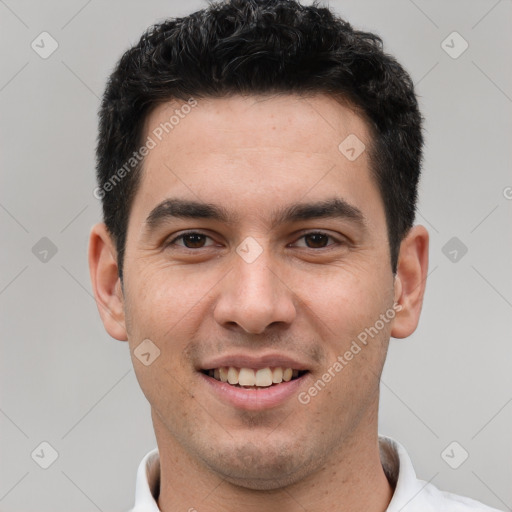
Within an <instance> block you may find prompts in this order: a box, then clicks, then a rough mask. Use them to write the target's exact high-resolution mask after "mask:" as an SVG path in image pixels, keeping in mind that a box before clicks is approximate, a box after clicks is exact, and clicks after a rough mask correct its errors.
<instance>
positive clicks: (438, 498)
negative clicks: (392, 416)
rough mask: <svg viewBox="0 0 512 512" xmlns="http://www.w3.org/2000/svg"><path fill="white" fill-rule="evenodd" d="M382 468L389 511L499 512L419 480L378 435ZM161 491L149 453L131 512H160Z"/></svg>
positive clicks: (403, 455)
mask: <svg viewBox="0 0 512 512" xmlns="http://www.w3.org/2000/svg"><path fill="white" fill-rule="evenodd" d="M379 446H380V457H381V461H382V467H383V468H384V472H385V473H386V476H387V477H388V480H390V482H392V483H393V484H394V486H395V491H394V493H393V498H392V499H391V502H390V504H389V506H388V508H387V509H386V512H499V511H498V510H497V509H494V508H491V507H488V506H486V505H483V504H482V503H480V502H478V501H475V500H472V499H471V498H465V497H463V496H457V495H456V494H451V493H448V492H443V491H440V490H438V489H437V488H436V487H434V486H433V485H432V484H429V483H427V482H425V481H423V480H419V479H418V478H416V473H415V472H414V468H413V466H412V463H411V459H410V458H409V455H408V454H407V452H406V451H405V448H404V447H403V446H402V445H401V444H399V443H397V442H396V441H394V440H393V439H391V438H389V437H384V436H379ZM159 489H160V458H159V454H158V449H157V448H155V449H154V450H152V451H150V452H149V453H148V454H147V455H146V456H145V457H144V458H143V459H142V462H141V463H140V465H139V469H138V471H137V484H136V490H135V506H134V507H133V508H132V509H131V510H130V511H129V512H160V509H159V508H158V506H157V504H156V499H157V497H158V492H159Z"/></svg>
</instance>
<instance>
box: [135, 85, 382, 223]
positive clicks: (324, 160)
mask: <svg viewBox="0 0 512 512" xmlns="http://www.w3.org/2000/svg"><path fill="white" fill-rule="evenodd" d="M149 139H151V140H152V146H153V148H152V149H151V150H150V151H149V153H148V154H147V156H146V157H145V160H144V164H143V173H142V180H141V183H140V185H139V190H138V191H137V194H136V197H135V201H134V205H133V210H132V213H134V214H135V213H137V212H139V213H140V215H139V216H137V218H138V219H139V220H142V216H143V215H145V216H147V215H148V213H149V211H150V210H151V209H152V208H153V207H154V205H156V204H158V203H160V202H162V201H163V200H165V199H166V198H168V197H182V198H186V199H194V200H197V199H200V200H202V201H203V202H209V203H214V204H217V205H226V206H227V208H231V209H233V210H236V209H237V208H238V209H239V210H240V211H243V212H245V213H248V214H250V215H253V216H259V217H262V216H264V214H265V211H267V212H270V211H273V210H274V208H273V207H274V206H276V204H277V203H280V204H285V203H291V202H294V203H297V202H299V201H300V200H301V198H305V199H308V200H310V201H319V200H323V199H325V198H326V197H327V196H330V197H332V196H334V195H336V196H338V197H342V198H346V199H349V201H348V202H349V203H351V204H357V203H359V205H361V204H362V203H365V202H367V203H368V205H369V207H370V208H371V204H372V203H371V201H368V199H370V196H371V195H373V196H375V197H374V198H373V199H374V201H373V203H374V206H375V205H376V206H379V205H378V203H379V202H380V201H379V195H378V193H377V192H376V188H375V185H374V183H373V180H372V179H371V177H370V172H369V155H368V151H362V153H361V155H360V156H359V157H358V158H357V159H349V158H347V154H344V153H343V151H341V150H340V144H341V145H342V146H341V149H346V148H345V146H346V144H345V146H344V145H343V144H344V141H346V140H349V141H351V144H349V145H352V146H353V145H354V144H353V142H354V141H356V144H360V146H357V147H356V150H357V151H359V150H360V149H361V148H364V147H365V146H366V147H368V146H369V144H370V138H369V131H368V128H367V125H366V123H365V121H364V120H363V119H362V117H361V116H359V115H358V114H357V113H356V112H355V111H354V110H353V109H352V108H350V107H349V106H348V105H345V104H340V103H339V102H338V101H336V100H334V99H333V98H331V97H328V96H326V95H316V96H310V97H299V96H295V95H282V96H246V97H242V96H233V97H228V98H219V99H217V98H216V99H198V100H197V101H196V100H192V101H191V100H189V101H188V102H187V101H176V100H175V101H172V102H168V103H166V104H162V105H160V106H159V107H157V108H156V109H155V110H154V111H153V112H152V113H151V114H150V115H149V116H148V118H147V119H146V123H145V136H144V140H149ZM349 156H351V155H350V154H349ZM369 194H370V195H369ZM306 196H308V197H307V198H306ZM361 209H362V208H361Z"/></svg>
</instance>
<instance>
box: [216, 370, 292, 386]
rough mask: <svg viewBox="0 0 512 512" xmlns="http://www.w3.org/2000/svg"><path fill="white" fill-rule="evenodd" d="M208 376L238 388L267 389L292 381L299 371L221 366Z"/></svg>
mask: <svg viewBox="0 0 512 512" xmlns="http://www.w3.org/2000/svg"><path fill="white" fill-rule="evenodd" d="M209 374H210V376H212V377H214V378H215V379H217V380H220V381H221V382H227V383H229V384H232V385H237V384H238V385H239V386H259V387H268V386H272V384H280V383H281V382H283V381H285V382H288V381H290V380H292V377H298V375H299V371H298V370H293V369H292V368H283V367H280V366H278V367H276V368H272V369H271V368H260V369H258V370H253V369H252V368H235V367H234V366H229V367H228V366H223V367H221V368H215V370H210V371H209Z"/></svg>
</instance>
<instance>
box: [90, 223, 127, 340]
mask: <svg viewBox="0 0 512 512" xmlns="http://www.w3.org/2000/svg"><path fill="white" fill-rule="evenodd" d="M89 272H90V274H91V282H92V288H93V291H94V297H95V298H96V305H97V306H98V311H99V313H100V316H101V320H102V321H103V325H104V326H105V329H106V331H107V332H108V333H109V334H110V336H112V337H113V338H115V339H117V340H119V341H126V340H127V339H128V337H127V333H126V325H125V317H124V299H123V291H122V288H121V280H120V279H119V275H118V272H119V269H118V266H117V251H116V249H115V246H114V243H113V241H112V238H111V237H110V234H109V232H108V230H107V227H106V226H105V224H103V223H100V224H96V225H95V226H93V228H92V229H91V234H90V238H89Z"/></svg>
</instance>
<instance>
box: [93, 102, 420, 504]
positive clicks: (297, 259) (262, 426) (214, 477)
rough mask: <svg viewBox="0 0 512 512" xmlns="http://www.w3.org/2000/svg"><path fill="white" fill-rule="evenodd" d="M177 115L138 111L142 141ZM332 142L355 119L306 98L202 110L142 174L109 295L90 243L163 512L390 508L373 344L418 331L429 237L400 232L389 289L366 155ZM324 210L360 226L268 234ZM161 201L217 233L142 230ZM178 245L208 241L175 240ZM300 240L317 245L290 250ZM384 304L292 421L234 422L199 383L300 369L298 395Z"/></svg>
mask: <svg viewBox="0 0 512 512" xmlns="http://www.w3.org/2000/svg"><path fill="white" fill-rule="evenodd" d="M180 105H181V104H179V103H176V102H175V103H172V102H169V103H167V104H164V105H161V106H159V107H158V108H157V109H156V110H154V111H153V112H152V113H151V114H150V116H149V117H148V119H147V120H146V125H145V127H146V135H149V134H151V132H152V130H153V129H154V128H155V127H157V126H158V125H159V124H160V123H161V122H165V121H166V120H168V119H169V117H170V116H171V115H172V113H173V110H174V109H175V108H179V107H180ZM349 134H356V135H357V137H358V138H359V139H360V140H362V141H363V142H364V143H365V144H366V146H367V147H368V145H369V142H370V135H369V131H368V128H367V125H366V123H365V121H364V120H363V119H362V118H361V117H360V116H359V115H358V114H357V113H355V112H354V111H353V110H352V109H350V108H349V107H348V106H347V105H342V104H340V103H338V102H336V101H335V100H333V99H332V98H329V97H327V96H325V95H321V94H319V95H316V96H312V97H309V98H303V97H298V96H295V95H283V96H266V97H259V96H258V97H257V96H250V97H241V96H234V97H230V98H225V99H201V100H199V101H198V105H197V107H195V108H194V109H193V110H192V111H191V113H190V114H188V115H187V116H186V117H185V119H183V120H181V121H180V123H179V125H177V126H176V127H175V128H174V130H173V131H172V132H171V133H170V134H169V135H168V136H167V137H165V138H164V139H163V140H162V142H160V143H159V144H158V145H157V146H156V147H155V148H154V149H152V150H151V151H150V153H149V154H148V155H147V157H146V158H145V162H144V172H143V178H142V181H141V184H140V188H139V189H138V191H137V193H136V196H135V199H134V203H133V206H132V210H131V213H130V218H129V223H128V231H127V243H126V252H125V260H124V278H123V281H124V282H123V285H121V283H120V281H119V279H118V268H117V264H116V261H117V255H116V250H115V245H114V243H113V242H112V240H111V239H110V237H109V235H108V232H107V230H106V228H105V226H104V225H103V224H101V223H100V224H97V225H96V226H94V227H93V229H92V231H91V237H90V253H89V262H90V270H91V279H92V284H93V288H94V293H95V296H96V300H97V303H98V308H99V312H100V314H101V317H102V320H103V322H104V325H105V328H106V330H107V332H108V333H109V334H110V335H111V336H112V337H114V338H116V339H118V340H128V343H129V346H130V351H131V354H132V360H133V365H134V369H135V373H136V376H137V379H138V381H139V383H140V386H141V388H142V390H143V392H144V394H145V396H146V397H147V399H148V401H149V402H150V404H151V410H152V419H153V424H154V428H155V434H156V439H157V443H158V448H159V451H160V464H161V490H160V497H159V499H158V505H159V507H160V509H161V510H163V511H165V512H171V511H175V510H176V511H177V510H189V509H190V508H192V507H195V508H196V509H197V510H199V511H201V512H210V511H218V510H223V511H235V510H236V511H239V510H244V511H250V512H252V511H261V510H267V511H280V512H281V511H283V510H286V511H302V510H304V509H307V510H308V511H313V512H315V511H325V510H329V509H333V510H340V511H341V510H343V511H351V512H357V511H370V512H380V511H384V510H385V509H386V508H387V505H388V504H389V501H390V499H391V497H392V493H393V489H392V488H391V486H390V484H389V483H388V481H387V479H386V477H385V474H384V472H383V469H382V466H381V463H380V459H379V450H378V437H377V436H378V434H377V413H378V403H379V379H380V375H381V372H382V367H383V364H384V361H385V357H386V352H387V347H388V343H389V338H390V336H394V337H397V338H403V337H406V336H409V335H410V334H411V333H412V332H413V331H414V330H415V328H416V326H417V323H418V319H419V315H420V310H421V305H422V300H423V293H424V289H425V279H426V273H427V266H428V234H427V231H426V230H425V228H423V227H422V226H415V227H414V228H412V229H411V230H410V232H409V234H408V236H407V237H406V238H405V239H404V241H403V242H402V245H401V249H400V257H399V265H398V271H397V274H396V275H394V274H393V272H392V268H391V263H390V256H389V244H388V239H387V231H386V220H385V212H384V206H383V202H382V199H381V196H380V193H379V191H378V188H377V186H376V183H375V182H374V180H373V178H372V177H371V175H370V171H369V159H368V152H367V151H365V152H363V153H362V154H361V156H360V157H359V158H357V159H356V160H355V161H353V162H351V161H349V160H348V159H347V158H346V157H345V156H344V155H343V154H342V153H341V152H340V151H339V149H338V145H339V144H340V142H341V141H343V140H344V139H345V138H346V137H347V136H348V135H349ZM333 197H338V198H341V199H343V200H344V201H346V202H347V203H349V204H350V205H352V206H354V207H355V208H357V209H358V210H360V212H361V213H362V217H363V219H364V220H363V222H358V221H354V220H353V219H350V218H314V219H306V220H300V221H294V222H291V223H290V222H286V223H278V224H273V223H272V213H273V212H275V211H276V210H279V209H280V208H283V207H285V206H287V205H289V204H290V203H305V202H313V201H315V202H316V201H322V200H327V199H331V198H333ZM167 198H181V199H190V200H194V201H201V202H208V203H213V204H215V205H219V206H223V207H224V208H225V209H226V210H228V211H229V212H230V213H231V214H232V216H233V219H232V222H230V223H225V222H220V221H217V220H212V219H201V218H199V219H177V218H171V219H168V220H166V221H165V222H163V223H161V224H159V225H158V227H157V228H156V229H155V230H149V229H148V223H147V222H146V219H147V217H148V215H149V214H150V212H151V211H152V210H153V209H154V208H155V207H156V206H157V205H158V204H159V203H161V202H162V201H164V200H165V199H167ZM185 230H192V231H198V232H200V233H202V234H204V235H207V236H206V237H203V238H201V237H199V239H197V238H196V239H194V240H193V243H192V242H191V241H190V238H189V239H186V240H185V239H178V240H175V239H176V237H177V236H178V235H180V234H183V232H184V231H185ZM312 231H322V232H323V233H325V234H326V235H328V236H330V237H332V238H327V237H320V238H318V237H317V238H315V237H313V238H311V236H309V237H305V236H304V235H306V234H308V233H311V232H312ZM246 237H252V238H253V239H254V240H256V241H257V242H258V244H259V245H260V247H261V249H262V253H261V254H260V256H259V257H258V258H257V259H256V260H255V261H254V262H252V263H247V262H246V261H244V259H243V258H241V257H240V256H239V254H237V252H236V248H237V246H239V245H240V244H241V243H242V241H243V240H244V239H245V238H246ZM173 240H174V241H173ZM197 240H199V243H198V241H197ZM318 240H320V242H319V241H318ZM326 241H327V246H325V247H324V246H323V245H324V244H325V243H326ZM166 244H167V245H166ZM185 244H188V245H189V247H192V248H188V249H187V248H186V247H185ZM394 305H395V310H396V306H397V305H399V306H400V308H399V309H400V311H399V312H397V313H396V314H395V316H394V318H393V319H392V320H391V321H390V322H388V323H386V324H385V326H384V328H383V329H381V330H380V331H379V333H378V335H377V336H375V337H374V338H373V339H371V341H370V342H369V343H368V344H367V345H366V346H364V348H362V350H361V351H360V352H359V353H358V354H357V355H356V356H354V358H353V359H352V360H351V361H349V362H348V364H347V365H346V366H345V367H344V368H343V370H342V371H341V372H339V373H337V374H336V377H334V378H332V380H331V381H330V382H329V383H328V384H327V385H326V386H325V388H324V389H322V391H320V392H319V393H318V394H317V395H316V396H315V397H313V398H312V399H311V401H310V402H309V403H308V404H307V405H304V404H301V403H300V402H299V400H298V399H297V395H296V394H294V395H293V396H292V397H291V398H289V399H287V400H286V401H285V402H284V403H283V404H281V405H280V406H279V407H275V408H270V409H265V410H259V411H247V410H242V409H240V408H237V407H234V406H233V405H231V404H229V403H226V402H225V401H222V400H220V399H219V398H218V397H217V396H216V395H214V394H213V393H212V391H211V390H210V387H209V386H207V385H205V384H204V378H202V377H201V375H200V374H199V373H198V370H197V369H198V368H199V367H201V364H202V363H203V362H204V361H206V360H207V359H208V358H211V357H214V356H218V355H219V354H227V353H232V352H233V351H236V352H237V353H239V352H244V353H247V354H250V355H253V356H256V357H258V356H259V355H261V354H264V353H267V352H269V351H274V352H279V353H283V354H286V355H288V356H291V357H294V358H295V359H297V360H299V361H301V362H303V363H304V364H305V365H306V366H307V368H308V370H309V374H308V375H306V377H305V378H303V381H302V383H301V387H300V389H299V391H300V392H303V391H307V390H308V389H309V388H310V387H311V385H312V384H313V383H314V382H315V381H317V380H318V379H319V378H321V376H322V375H323V374H324V373H325V372H326V371H327V369H328V368H329V367H331V366H332V365H333V363H334V362H335V361H336V360H337V357H338V356H339V355H343V354H344V353H345V352H346V351H347V350H348V349H349V348H350V345H351V343H352V341H353V340H355V339H356V338H357V335H358V334H359V333H361V332H362V331H364V329H365V328H368V327H370V326H373V325H374V324H375V322H376V321H377V320H378V319H379V315H381V314H384V313H385V312H386V311H390V310H391V311H393V306H394ZM148 338H149V339H150V340H151V341H152V342H153V343H154V344H155V345H157V346H158V348H159V349H160V351H161V354H160V357H158V358H157V359H156V360H155V361H154V362H153V363H152V364H151V365H149V366H145V365H143V364H141V362H140V361H139V360H138V359H137V358H136V357H135V356H134V350H135V349H136V348H137V346H138V345H139V344H140V343H141V342H142V341H143V340H144V339H148ZM255 393H257V391H255ZM369 489H371V492H368V490H369Z"/></svg>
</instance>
